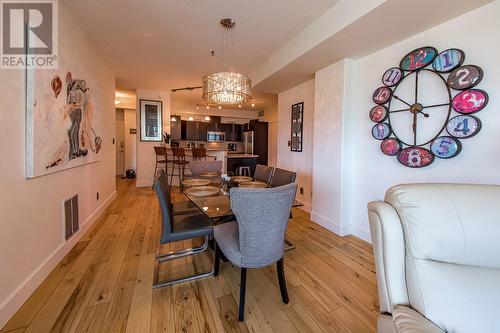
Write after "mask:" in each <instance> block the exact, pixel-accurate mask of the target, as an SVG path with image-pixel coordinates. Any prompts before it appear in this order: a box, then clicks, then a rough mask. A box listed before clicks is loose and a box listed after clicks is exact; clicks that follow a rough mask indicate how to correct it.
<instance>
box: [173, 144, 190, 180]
mask: <svg viewBox="0 0 500 333" xmlns="http://www.w3.org/2000/svg"><path fill="white" fill-rule="evenodd" d="M171 149H172V155H173V156H174V160H173V161H172V163H173V166H172V174H171V175H170V186H172V180H173V179H174V175H175V166H176V165H177V166H178V168H179V173H178V174H177V175H175V176H179V187H180V188H181V189H182V180H183V178H184V170H185V169H186V164H189V161H186V151H185V150H184V148H171Z"/></svg>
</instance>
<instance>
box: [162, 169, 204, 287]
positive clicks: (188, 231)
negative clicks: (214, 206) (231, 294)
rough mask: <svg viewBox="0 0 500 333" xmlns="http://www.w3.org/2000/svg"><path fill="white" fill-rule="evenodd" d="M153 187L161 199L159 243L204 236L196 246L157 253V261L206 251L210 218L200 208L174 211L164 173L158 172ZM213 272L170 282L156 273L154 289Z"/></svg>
mask: <svg viewBox="0 0 500 333" xmlns="http://www.w3.org/2000/svg"><path fill="white" fill-rule="evenodd" d="M153 186H154V189H155V192H156V195H157V197H158V201H159V202H160V210H161V223H162V224H161V225H162V228H161V238H160V243H161V244H166V243H171V242H177V241H182V240H187V239H193V238H198V237H204V238H205V241H204V243H203V245H201V246H199V247H196V248H189V249H185V250H182V251H177V252H169V253H163V254H159V255H157V256H156V260H158V262H159V263H161V262H163V261H166V260H172V259H176V258H181V257H185V256H189V255H193V254H197V253H200V252H203V251H205V250H206V249H207V248H208V241H209V238H210V237H212V235H213V227H212V221H211V220H210V219H209V218H208V217H206V215H205V214H203V213H202V212H200V211H199V210H198V211H197V212H194V213H190V214H173V213H172V204H171V202H170V191H169V188H168V182H167V175H166V174H165V173H161V174H160V176H159V177H158V179H157V180H156V181H155V183H154V185H153ZM211 275H213V270H212V271H211V272H207V273H201V274H196V275H192V276H188V277H184V278H180V279H175V280H170V281H158V277H157V276H155V280H154V283H153V288H161V287H165V286H168V285H171V284H175V283H180V282H187V281H191V280H195V279H199V278H203V277H207V276H211Z"/></svg>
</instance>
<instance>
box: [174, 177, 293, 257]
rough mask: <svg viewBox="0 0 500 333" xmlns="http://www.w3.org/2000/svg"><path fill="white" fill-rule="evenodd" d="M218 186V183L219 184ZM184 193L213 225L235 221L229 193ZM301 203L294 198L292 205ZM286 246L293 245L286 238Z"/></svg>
mask: <svg viewBox="0 0 500 333" xmlns="http://www.w3.org/2000/svg"><path fill="white" fill-rule="evenodd" d="M219 186H220V185H219ZM184 195H185V196H186V197H187V198H188V199H189V200H190V201H191V202H192V203H193V204H194V205H195V206H196V207H197V208H198V209H199V210H200V211H201V212H203V213H204V214H205V215H206V216H207V217H208V218H209V219H210V220H212V222H213V225H214V226H215V225H218V224H222V223H227V222H231V221H236V217H235V215H234V213H233V211H232V210H231V199H230V197H229V193H228V192H225V191H223V190H222V189H220V191H219V193H217V194H214V195H209V196H208V195H207V196H199V195H196V196H195V195H190V194H188V193H186V191H184ZM301 206H303V204H302V203H301V202H300V201H298V200H294V201H293V203H292V207H293V208H295V207H301ZM285 243H286V244H287V247H286V248H285V250H291V249H293V248H295V246H294V245H293V244H292V243H290V242H289V241H288V240H285Z"/></svg>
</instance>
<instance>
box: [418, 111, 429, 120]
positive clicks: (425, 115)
mask: <svg viewBox="0 0 500 333" xmlns="http://www.w3.org/2000/svg"><path fill="white" fill-rule="evenodd" d="M418 113H421V114H423V115H424V117H425V118H429V114H428V113H425V112H422V111H418Z"/></svg>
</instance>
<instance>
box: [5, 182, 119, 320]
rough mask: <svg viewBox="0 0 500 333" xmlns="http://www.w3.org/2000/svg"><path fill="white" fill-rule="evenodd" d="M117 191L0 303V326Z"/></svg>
mask: <svg viewBox="0 0 500 333" xmlns="http://www.w3.org/2000/svg"><path fill="white" fill-rule="evenodd" d="M116 196H117V193H116V191H114V192H113V193H111V194H110V195H109V196H108V197H107V198H106V200H104V201H103V203H102V204H101V205H100V206H99V207H97V209H96V210H95V211H94V212H93V213H92V214H91V215H90V216H89V217H88V218H87V219H86V220H85V222H83V223H82V225H81V226H80V230H78V232H77V233H75V235H74V236H73V237H72V238H71V239H70V240H68V241H67V242H63V243H62V244H61V245H59V246H58V247H57V249H56V250H55V251H54V252H52V254H51V255H50V256H49V257H48V258H47V259H46V260H45V261H44V262H42V263H41V264H40V265H39V266H38V267H37V268H36V269H35V270H34V271H33V273H31V275H29V276H28V278H26V279H25V280H24V281H23V282H22V283H21V285H20V286H19V287H18V288H17V289H16V290H15V291H14V292H13V293H12V294H11V295H10V296H9V297H8V298H7V299H6V300H5V302H3V304H1V305H0V327H4V326H5V324H6V323H7V322H8V321H9V320H10V318H12V316H13V315H14V314H15V313H16V312H17V310H19V308H20V307H21V306H22V305H23V304H24V302H26V300H27V299H28V298H29V297H30V296H31V294H32V293H33V292H34V291H35V290H36V288H38V286H39V285H40V284H41V283H42V282H43V280H44V279H45V278H46V277H47V276H48V275H49V274H50V272H52V270H53V269H54V268H55V267H56V266H57V264H58V263H59V262H60V261H61V260H62V259H63V258H64V256H65V255H66V254H67V253H68V252H69V251H70V250H71V249H72V248H73V247H74V246H75V244H76V243H77V242H78V241H79V240H80V239H81V238H82V236H83V235H84V234H85V233H86V232H87V231H88V230H89V229H90V227H91V226H92V225H93V224H94V222H95V221H97V219H98V218H99V217H100V216H101V214H102V213H103V212H104V211H105V210H106V208H108V206H109V205H110V204H111V202H113V200H114V199H115V198H116Z"/></svg>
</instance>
